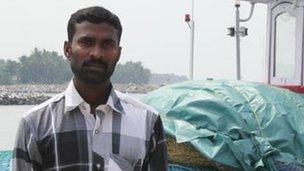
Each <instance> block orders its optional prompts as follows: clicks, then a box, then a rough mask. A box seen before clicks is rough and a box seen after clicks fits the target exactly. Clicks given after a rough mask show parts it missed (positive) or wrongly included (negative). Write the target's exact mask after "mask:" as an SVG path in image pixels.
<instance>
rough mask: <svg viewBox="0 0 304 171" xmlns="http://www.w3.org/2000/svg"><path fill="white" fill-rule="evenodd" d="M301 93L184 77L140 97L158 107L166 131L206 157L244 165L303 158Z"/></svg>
mask: <svg viewBox="0 0 304 171" xmlns="http://www.w3.org/2000/svg"><path fill="white" fill-rule="evenodd" d="M303 97H304V96H302V95H300V94H297V93H293V92H290V91H288V90H285V89H281V88H276V87H273V86H269V85H266V84H262V83H252V82H243V81H227V80H226V81H225V80H220V81H213V80H209V81H208V80H206V81H187V82H182V83H176V84H173V85H168V86H165V87H162V88H160V89H158V90H155V91H153V92H151V93H149V94H147V95H146V96H145V97H144V98H143V99H142V100H143V102H145V103H147V104H148V105H151V106H152V107H154V108H155V109H156V110H158V111H159V112H160V114H161V116H162V119H163V122H164V127H165V130H166V132H167V134H169V135H171V136H174V137H175V138H176V141H177V142H178V143H183V142H184V143H189V144H191V145H192V146H193V147H195V148H196V150H198V151H199V152H200V153H201V154H202V155H203V156H204V157H207V158H209V159H211V160H213V161H215V162H217V163H220V164H223V165H227V166H231V167H235V168H239V169H242V170H259V169H261V170H276V169H277V168H276V166H275V163H277V162H283V163H298V164H303V163H304V98H303Z"/></svg>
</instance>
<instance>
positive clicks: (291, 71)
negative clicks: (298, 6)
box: [273, 12, 296, 79]
mask: <svg viewBox="0 0 304 171" xmlns="http://www.w3.org/2000/svg"><path fill="white" fill-rule="evenodd" d="M295 31H296V17H293V16H291V15H290V14H289V13H288V12H284V13H281V14H280V15H278V16H277V17H276V20H275V67H274V72H273V73H274V76H275V77H279V78H286V79H293V78H294V77H295V65H296V64H295V63H296V58H295V56H296V55H295V54H296V48H295V47H296V34H295Z"/></svg>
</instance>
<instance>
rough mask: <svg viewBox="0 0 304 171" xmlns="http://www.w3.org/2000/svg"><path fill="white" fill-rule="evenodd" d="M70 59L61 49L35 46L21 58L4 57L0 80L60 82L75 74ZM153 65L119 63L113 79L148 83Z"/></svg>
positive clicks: (123, 82)
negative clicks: (50, 49) (150, 68)
mask: <svg viewBox="0 0 304 171" xmlns="http://www.w3.org/2000/svg"><path fill="white" fill-rule="evenodd" d="M72 75H73V74H72V72H71V70H70V66H69V64H68V63H67V61H66V60H65V59H64V58H63V57H62V56H60V55H58V53H57V52H54V51H47V50H45V49H43V50H40V49H37V48H35V49H34V50H33V51H32V52H31V54H30V55H29V56H21V57H20V58H19V61H12V60H6V61H5V60H1V59H0V84H6V85H7V84H16V83H22V84H60V83H64V82H67V81H69V80H70V79H71V78H72ZM150 77H151V72H150V70H149V69H147V68H144V67H143V65H142V63H141V62H132V61H129V62H126V63H125V64H118V65H117V66H116V70H115V72H114V74H113V76H112V78H111V80H112V82H113V83H120V84H128V83H136V84H140V83H148V81H149V79H150Z"/></svg>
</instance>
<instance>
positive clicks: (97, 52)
mask: <svg viewBox="0 0 304 171" xmlns="http://www.w3.org/2000/svg"><path fill="white" fill-rule="evenodd" d="M90 57H91V58H103V57H104V50H103V49H102V48H101V47H99V46H95V47H93V48H92V49H91V51H90Z"/></svg>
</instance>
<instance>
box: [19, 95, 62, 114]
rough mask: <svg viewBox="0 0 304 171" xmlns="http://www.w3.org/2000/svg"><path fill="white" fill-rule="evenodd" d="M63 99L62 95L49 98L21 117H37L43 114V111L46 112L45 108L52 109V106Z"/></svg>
mask: <svg viewBox="0 0 304 171" xmlns="http://www.w3.org/2000/svg"><path fill="white" fill-rule="evenodd" d="M63 98H64V93H59V94H57V95H55V96H53V97H51V98H50V99H48V100H46V101H45V102H43V103H41V104H39V105H36V106H34V107H32V108H30V109H29V110H27V111H26V112H25V113H24V114H23V116H22V117H23V118H25V119H27V118H31V117H36V116H37V115H41V114H43V113H45V112H43V111H46V109H47V108H49V107H52V104H54V103H56V102H58V101H60V100H62V99H63Z"/></svg>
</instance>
